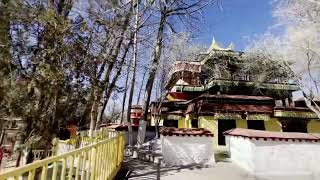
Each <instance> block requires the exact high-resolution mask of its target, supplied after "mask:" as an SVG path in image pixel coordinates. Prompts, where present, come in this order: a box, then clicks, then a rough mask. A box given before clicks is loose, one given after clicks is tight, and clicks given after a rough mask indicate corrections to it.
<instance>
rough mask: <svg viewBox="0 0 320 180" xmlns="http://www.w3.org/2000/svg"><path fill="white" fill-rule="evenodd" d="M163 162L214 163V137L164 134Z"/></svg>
mask: <svg viewBox="0 0 320 180" xmlns="http://www.w3.org/2000/svg"><path fill="white" fill-rule="evenodd" d="M161 150H162V155H163V162H164V164H166V165H170V166H186V165H194V164H199V165H208V166H211V165H214V164H215V159H214V151H213V140H212V137H211V136H210V137H207V136H162V135H161Z"/></svg>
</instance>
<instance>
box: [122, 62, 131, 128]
mask: <svg viewBox="0 0 320 180" xmlns="http://www.w3.org/2000/svg"><path fill="white" fill-rule="evenodd" d="M131 60H132V59H131V58H130V61H129V64H128V65H127V76H126V82H125V90H124V94H123V98H122V108H121V118H120V124H122V123H123V114H124V107H125V104H126V99H127V91H128V79H129V74H130V64H131Z"/></svg>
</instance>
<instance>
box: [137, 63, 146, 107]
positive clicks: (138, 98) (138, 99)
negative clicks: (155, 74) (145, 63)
mask: <svg viewBox="0 0 320 180" xmlns="http://www.w3.org/2000/svg"><path fill="white" fill-rule="evenodd" d="M146 74H147V69H146V70H145V71H144V73H143V77H142V81H141V86H140V89H139V94H138V97H137V105H139V101H140V96H141V91H142V87H143V82H144V79H145V77H146Z"/></svg>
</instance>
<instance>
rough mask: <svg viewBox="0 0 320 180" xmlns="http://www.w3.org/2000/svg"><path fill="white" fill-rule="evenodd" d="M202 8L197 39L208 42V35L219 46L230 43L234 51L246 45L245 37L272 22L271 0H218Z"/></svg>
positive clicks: (266, 27) (260, 31)
mask: <svg viewBox="0 0 320 180" xmlns="http://www.w3.org/2000/svg"><path fill="white" fill-rule="evenodd" d="M221 3H222V10H220V9H219V7H218V6H212V7H208V8H206V9H205V11H204V14H203V16H204V18H205V23H204V24H202V25H201V26H202V28H201V29H202V31H203V32H201V33H200V35H199V37H197V40H196V41H197V42H199V43H203V44H206V45H210V43H211V40H212V36H214V37H215V39H216V41H218V42H219V43H220V44H221V45H222V46H228V45H229V43H230V42H233V43H234V44H235V46H236V50H240V51H241V50H243V49H244V48H245V47H246V42H247V39H246V37H253V36H254V35H255V34H262V33H264V32H265V31H267V30H268V27H270V26H271V25H272V24H273V18H272V4H271V0H221Z"/></svg>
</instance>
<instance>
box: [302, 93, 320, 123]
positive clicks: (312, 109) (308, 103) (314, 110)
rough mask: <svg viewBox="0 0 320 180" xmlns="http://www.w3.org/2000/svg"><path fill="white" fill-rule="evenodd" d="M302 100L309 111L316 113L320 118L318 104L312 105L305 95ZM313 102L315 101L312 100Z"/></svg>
mask: <svg viewBox="0 0 320 180" xmlns="http://www.w3.org/2000/svg"><path fill="white" fill-rule="evenodd" d="M304 102H305V103H306V105H307V107H308V108H309V109H310V110H311V111H313V112H314V113H316V114H317V116H318V119H320V108H319V106H313V105H312V101H311V100H310V99H309V98H307V97H304ZM313 103H315V102H313Z"/></svg>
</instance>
